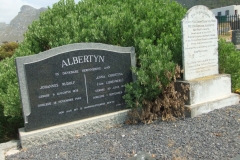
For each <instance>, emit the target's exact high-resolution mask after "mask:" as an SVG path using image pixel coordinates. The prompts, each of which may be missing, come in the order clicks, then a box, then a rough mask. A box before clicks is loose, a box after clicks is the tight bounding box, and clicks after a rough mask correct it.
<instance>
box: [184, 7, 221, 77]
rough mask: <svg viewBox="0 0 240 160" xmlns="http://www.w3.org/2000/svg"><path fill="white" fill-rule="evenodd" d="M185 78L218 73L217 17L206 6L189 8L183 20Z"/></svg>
mask: <svg viewBox="0 0 240 160" xmlns="http://www.w3.org/2000/svg"><path fill="white" fill-rule="evenodd" d="M182 42H183V47H182V51H183V54H182V55H183V69H184V75H183V78H184V80H192V79H195V78H200V77H205V76H211V75H214V74H218V34H217V19H216V18H215V15H214V14H213V13H212V11H211V10H209V9H208V8H207V7H206V6H202V5H198V6H194V7H192V8H191V9H190V10H188V12H187V14H186V15H185V17H184V19H183V20H182Z"/></svg>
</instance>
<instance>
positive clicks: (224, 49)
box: [218, 39, 240, 92]
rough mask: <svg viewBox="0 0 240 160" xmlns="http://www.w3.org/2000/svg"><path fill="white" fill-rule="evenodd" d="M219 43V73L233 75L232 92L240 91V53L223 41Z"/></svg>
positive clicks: (231, 44) (230, 44)
mask: <svg viewBox="0 0 240 160" xmlns="http://www.w3.org/2000/svg"><path fill="white" fill-rule="evenodd" d="M218 43H219V44H218V55H219V56H218V57H219V73H226V74H231V82H232V91H233V92H235V91H236V90H237V89H240V67H239V66H240V51H237V50H236V47H235V46H234V45H233V43H227V42H226V41H225V40H223V39H220V40H219V42H218Z"/></svg>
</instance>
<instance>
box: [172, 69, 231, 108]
mask: <svg viewBox="0 0 240 160" xmlns="http://www.w3.org/2000/svg"><path fill="white" fill-rule="evenodd" d="M175 84H176V85H175V86H176V88H177V90H180V87H181V84H183V85H188V86H189V93H188V95H187V97H188V100H187V101H186V102H185V104H186V105H192V104H199V103H203V102H207V101H211V100H214V99H217V98H219V97H224V96H225V95H229V94H231V76H230V75H229V74H217V75H213V76H208V77H203V78H196V79H194V80H189V81H183V80H177V82H176V83H175Z"/></svg>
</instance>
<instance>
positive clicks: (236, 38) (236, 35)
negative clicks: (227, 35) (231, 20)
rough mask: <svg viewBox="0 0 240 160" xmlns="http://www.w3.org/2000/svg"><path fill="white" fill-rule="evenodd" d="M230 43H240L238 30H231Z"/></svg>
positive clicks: (239, 31)
mask: <svg viewBox="0 0 240 160" xmlns="http://www.w3.org/2000/svg"><path fill="white" fill-rule="evenodd" d="M232 43H233V44H234V45H240V30H234V31H232Z"/></svg>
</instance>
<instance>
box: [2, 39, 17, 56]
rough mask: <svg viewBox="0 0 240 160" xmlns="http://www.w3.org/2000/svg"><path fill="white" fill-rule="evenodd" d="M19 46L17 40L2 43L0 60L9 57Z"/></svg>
mask: <svg viewBox="0 0 240 160" xmlns="http://www.w3.org/2000/svg"><path fill="white" fill-rule="evenodd" d="M17 47H18V43H17V42H6V43H4V44H2V45H1V47H0V61H1V60H3V59H5V58H7V57H11V56H12V55H13V53H14V51H15V49H16V48H17Z"/></svg>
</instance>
